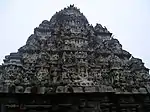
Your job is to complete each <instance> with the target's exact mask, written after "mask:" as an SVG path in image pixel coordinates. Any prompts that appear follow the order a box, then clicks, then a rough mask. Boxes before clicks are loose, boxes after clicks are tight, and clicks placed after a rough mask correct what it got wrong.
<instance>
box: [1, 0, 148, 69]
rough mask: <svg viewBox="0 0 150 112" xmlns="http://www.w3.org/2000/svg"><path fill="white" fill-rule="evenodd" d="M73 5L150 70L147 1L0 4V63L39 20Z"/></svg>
mask: <svg viewBox="0 0 150 112" xmlns="http://www.w3.org/2000/svg"><path fill="white" fill-rule="evenodd" d="M70 4H75V6H77V7H78V8H80V10H81V12H83V13H84V15H85V16H86V17H87V19H88V21H89V23H90V24H93V25H95V24H96V23H100V24H102V25H103V26H106V27H107V28H108V29H109V30H110V31H111V32H112V33H113V35H114V36H115V38H117V39H118V40H119V41H120V43H121V44H122V45H123V49H125V50H127V51H129V52H130V53H131V54H132V55H133V56H134V57H137V58H141V59H142V60H143V62H144V63H145V64H146V67H148V68H150V51H149V48H150V0H0V63H2V60H3V59H4V56H5V55H8V54H9V53H11V52H16V51H17V50H18V49H19V48H20V47H21V46H23V45H24V44H25V42H26V40H27V38H28V37H29V36H30V35H31V34H32V33H33V31H34V28H35V27H37V26H38V25H39V24H40V23H41V22H42V21H43V20H50V18H51V16H52V15H53V14H54V13H55V12H56V11H59V10H61V9H63V8H64V7H66V6H69V5H70Z"/></svg>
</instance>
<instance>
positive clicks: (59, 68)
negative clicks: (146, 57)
mask: <svg viewBox="0 0 150 112" xmlns="http://www.w3.org/2000/svg"><path fill="white" fill-rule="evenodd" d="M0 76H1V78H0V86H1V88H0V92H5V93H37V94H48V93H87V92H115V93H148V92H149V87H150V84H149V81H150V77H149V69H148V68H146V67H145V66H144V63H143V62H142V60H141V59H138V58H135V57H133V56H132V55H131V54H130V53H129V52H128V51H126V50H123V49H122V45H121V44H120V43H119V41H118V40H117V39H115V38H114V37H112V33H110V32H109V31H108V30H107V28H106V27H103V26H102V25H101V24H96V26H92V25H90V24H89V23H88V20H87V19H86V17H85V16H84V15H83V14H82V13H81V12H80V10H79V9H77V8H76V7H74V6H73V5H70V6H69V7H67V8H64V9H63V10H61V11H59V12H57V13H55V14H54V15H53V16H52V18H51V19H50V21H48V20H44V21H43V22H42V23H41V24H40V25H39V27H37V28H35V29H34V34H32V35H31V36H29V38H28V40H27V42H26V44H25V45H24V46H22V47H20V48H19V49H18V52H16V53H10V55H8V56H6V57H5V59H4V63H3V64H2V65H1V66H0Z"/></svg>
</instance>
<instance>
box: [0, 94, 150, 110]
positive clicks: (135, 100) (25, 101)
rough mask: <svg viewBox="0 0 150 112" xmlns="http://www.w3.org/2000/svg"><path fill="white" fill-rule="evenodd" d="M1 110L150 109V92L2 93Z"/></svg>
mask: <svg viewBox="0 0 150 112" xmlns="http://www.w3.org/2000/svg"><path fill="white" fill-rule="evenodd" d="M0 103H1V107H0V108H1V111H0V112H150V95H149V94H115V93H57V94H55V93H54V94H49V95H43V94H10V93H9V94H8V93H0Z"/></svg>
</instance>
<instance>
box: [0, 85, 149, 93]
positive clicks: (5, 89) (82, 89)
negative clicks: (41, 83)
mask: <svg viewBox="0 0 150 112" xmlns="http://www.w3.org/2000/svg"><path fill="white" fill-rule="evenodd" d="M105 92H106V93H107V92H108V93H109V92H113V93H116V94H148V93H150V88H149V87H145V88H144V87H141V88H139V89H132V91H130V92H129V91H121V90H119V89H118V88H115V89H113V88H112V87H111V86H106V85H101V86H72V87H71V86H55V87H35V86H32V87H29V86H28V87H23V86H11V87H9V86H7V85H3V86H2V85H1V86H0V93H34V94H50V93H105Z"/></svg>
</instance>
